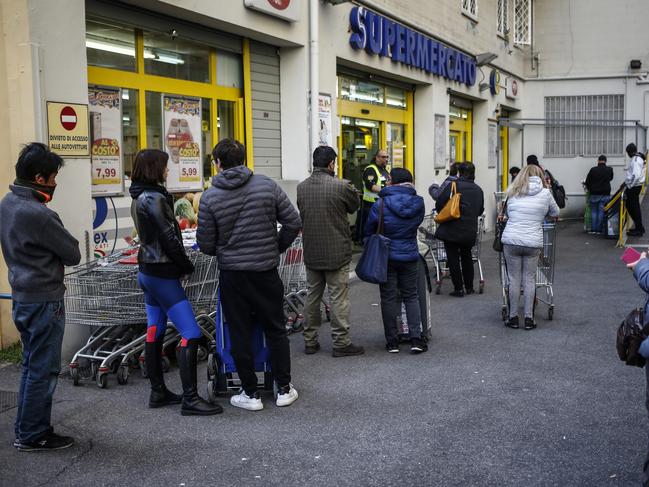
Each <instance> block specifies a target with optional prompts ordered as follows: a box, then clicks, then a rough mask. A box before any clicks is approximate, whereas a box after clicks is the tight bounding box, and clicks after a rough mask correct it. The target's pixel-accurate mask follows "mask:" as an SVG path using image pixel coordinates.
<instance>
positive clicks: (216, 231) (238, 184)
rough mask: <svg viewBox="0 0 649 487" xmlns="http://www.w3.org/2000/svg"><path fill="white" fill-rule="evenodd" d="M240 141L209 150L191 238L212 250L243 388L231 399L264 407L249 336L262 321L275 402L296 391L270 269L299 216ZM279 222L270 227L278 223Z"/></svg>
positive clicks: (287, 400)
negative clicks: (252, 164) (208, 171)
mask: <svg viewBox="0 0 649 487" xmlns="http://www.w3.org/2000/svg"><path fill="white" fill-rule="evenodd" d="M245 154H246V151H245V148H244V146H243V145H242V144H240V143H239V142H237V141H236V140H232V139H223V140H222V141H220V142H219V143H218V144H217V145H216V147H214V150H213V151H212V155H213V156H214V160H215V161H216V165H217V167H218V168H219V173H218V174H217V175H216V176H214V178H213V179H212V187H211V188H209V189H208V190H207V191H205V194H203V197H202V198H201V202H200V206H199V210H198V229H197V231H196V241H197V242H198V245H199V247H200V249H201V251H202V252H204V253H206V254H208V255H216V257H217V260H218V265H219V270H220V278H219V279H220V288H221V298H222V308H223V313H224V315H225V317H226V319H227V320H228V325H229V328H228V329H229V332H230V342H231V348H232V349H231V353H232V358H233V359H234V362H235V365H236V368H237V373H238V374H239V378H240V379H241V386H242V391H241V392H240V393H239V394H238V395H235V396H233V397H232V398H231V399H230V403H231V404H232V405H233V406H236V407H240V408H243V409H248V410H250V411H258V410H260V409H263V407H264V405H263V404H262V402H261V398H260V396H259V392H258V390H257V376H256V374H255V368H254V356H253V351H252V337H253V333H254V327H255V326H256V323H254V322H253V316H252V313H254V314H255V317H256V318H255V319H256V320H257V321H259V322H260V324H261V325H262V327H263V330H264V335H265V336H266V343H267V344H268V349H269V352H270V361H271V367H272V370H273V375H274V378H275V382H276V383H277V387H278V395H277V401H276V404H277V406H288V405H290V404H292V403H293V402H294V401H295V400H296V399H297V397H298V394H297V391H296V390H295V388H294V387H293V386H292V385H291V356H290V349H289V341H288V336H287V333H286V320H285V317H284V286H283V284H282V280H281V279H280V277H279V274H278V272H277V265H278V264H279V254H281V253H282V252H284V251H285V250H286V249H287V248H288V247H289V246H290V245H291V243H292V242H293V240H295V237H297V235H298V233H299V232H300V228H301V226H302V224H301V221H300V216H299V215H298V213H297V211H296V210H295V208H294V207H293V205H292V204H291V202H290V201H289V199H288V197H287V196H286V194H285V193H284V191H282V189H281V188H280V187H279V186H278V185H277V184H276V183H275V181H273V180H272V179H270V178H268V177H266V176H263V175H259V174H255V175H253V173H252V171H251V170H250V169H248V168H247V167H246V166H244V165H243V164H244V159H245ZM278 222H279V223H280V224H281V225H282V228H281V230H280V231H279V233H278V231H277V223H278Z"/></svg>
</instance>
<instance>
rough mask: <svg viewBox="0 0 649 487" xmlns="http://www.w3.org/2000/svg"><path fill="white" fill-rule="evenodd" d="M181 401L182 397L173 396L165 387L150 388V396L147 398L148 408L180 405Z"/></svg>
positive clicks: (178, 395)
mask: <svg viewBox="0 0 649 487" xmlns="http://www.w3.org/2000/svg"><path fill="white" fill-rule="evenodd" d="M182 401H183V396H181V395H180V394H174V393H173V392H171V391H170V390H169V389H167V388H166V387H165V386H162V388H157V389H154V388H151V395H150V396H149V407H150V408H161V407H163V406H171V405H172V404H180V403H181V402H182Z"/></svg>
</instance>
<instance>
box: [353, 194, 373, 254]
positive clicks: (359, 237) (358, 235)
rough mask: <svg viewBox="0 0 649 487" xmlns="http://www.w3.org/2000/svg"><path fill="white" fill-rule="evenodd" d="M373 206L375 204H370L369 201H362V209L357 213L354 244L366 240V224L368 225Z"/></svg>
mask: <svg viewBox="0 0 649 487" xmlns="http://www.w3.org/2000/svg"><path fill="white" fill-rule="evenodd" d="M373 205H374V203H370V202H369V201H365V200H363V201H361V207H360V208H359V209H358V213H356V226H355V227H354V242H358V243H360V244H362V243H363V240H364V239H365V224H366V223H367V217H369V216H370V210H371V209H372V206H373Z"/></svg>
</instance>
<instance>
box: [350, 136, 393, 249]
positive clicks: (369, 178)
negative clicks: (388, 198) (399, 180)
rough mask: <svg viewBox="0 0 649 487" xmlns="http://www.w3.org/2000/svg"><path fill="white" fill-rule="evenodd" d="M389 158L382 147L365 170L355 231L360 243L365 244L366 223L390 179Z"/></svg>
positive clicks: (355, 236)
mask: <svg viewBox="0 0 649 487" xmlns="http://www.w3.org/2000/svg"><path fill="white" fill-rule="evenodd" d="M388 159H389V157H388V152H387V151H386V150H384V149H381V150H379V151H378V152H377V153H376V155H375V156H374V157H373V158H372V162H371V163H370V165H369V166H367V167H366V168H365V170H364V171H363V202H362V203H361V207H360V209H359V210H358V214H357V216H356V229H355V231H354V240H355V241H356V242H357V243H358V244H361V245H362V244H363V232H364V231H365V223H366V222H367V217H368V215H369V214H370V210H371V209H372V205H373V204H374V202H375V201H376V200H377V199H378V197H379V191H381V190H382V189H383V188H385V186H386V185H387V183H388V181H389V180H390V174H389V173H388V170H387V165H388Z"/></svg>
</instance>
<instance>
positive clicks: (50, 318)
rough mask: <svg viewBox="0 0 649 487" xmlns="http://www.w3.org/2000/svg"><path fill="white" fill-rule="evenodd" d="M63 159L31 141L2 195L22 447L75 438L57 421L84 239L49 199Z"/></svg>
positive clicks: (51, 445)
mask: <svg viewBox="0 0 649 487" xmlns="http://www.w3.org/2000/svg"><path fill="white" fill-rule="evenodd" d="M62 166H63V159H61V157H60V156H59V155H58V154H55V153H54V152H51V151H50V150H49V149H48V147H47V146H46V145H44V144H39V143H32V144H29V145H27V146H25V147H24V148H23V150H22V151H21V152H20V156H19V157H18V162H17V163H16V180H15V181H14V184H12V185H10V186H9V189H10V193H8V194H7V195H6V196H5V197H4V198H3V199H2V201H1V202H0V244H1V245H2V254H3V255H4V259H5V262H6V263H7V267H8V268H9V284H10V285H11V298H12V308H13V314H12V318H13V321H14V323H15V325H16V328H18V331H19V332H20V339H21V341H22V345H23V371H22V378H21V381H20V392H19V396H18V410H17V415H16V424H15V434H16V440H15V442H14V446H15V447H16V448H17V449H18V450H20V451H37V450H59V449H61V448H68V447H70V446H72V445H73V444H74V440H73V439H72V438H70V437H69V436H61V435H57V434H56V433H54V430H53V428H52V425H51V415H52V396H53V394H54V390H55V389H56V383H57V379H58V376H59V373H60V372H61V344H62V343H63V331H64V328H65V306H64V302H63V295H64V294H65V286H64V284H63V275H64V266H66V265H68V266H69V265H76V264H78V263H79V261H80V260H81V254H80V253H79V242H78V241H77V240H76V239H75V238H74V237H73V236H72V235H70V233H69V232H68V231H67V230H66V229H65V228H64V227H63V223H61V219H60V218H59V216H58V215H57V214H56V213H55V212H54V211H52V210H50V209H49V208H48V207H47V206H46V204H47V203H49V202H50V201H51V200H52V196H53V195H54V189H55V188H56V175H57V174H58V172H59V169H60V168H61V167H62Z"/></svg>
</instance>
